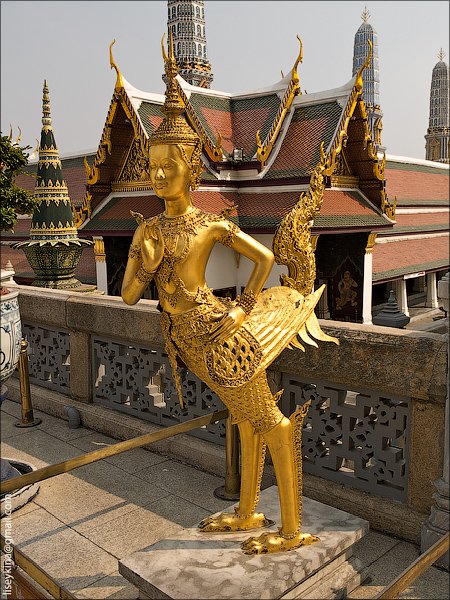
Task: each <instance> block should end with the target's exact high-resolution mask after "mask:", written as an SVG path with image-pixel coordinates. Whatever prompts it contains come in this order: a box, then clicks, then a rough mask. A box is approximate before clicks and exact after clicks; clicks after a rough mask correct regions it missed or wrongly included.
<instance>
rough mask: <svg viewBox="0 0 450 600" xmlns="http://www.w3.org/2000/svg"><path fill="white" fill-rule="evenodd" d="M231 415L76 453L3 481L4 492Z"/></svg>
mask: <svg viewBox="0 0 450 600" xmlns="http://www.w3.org/2000/svg"><path fill="white" fill-rule="evenodd" d="M227 416H228V411H227V410H221V411H219V412H215V413H209V414H208V415H204V416H203V417H197V418H196V419H191V420H190V421H184V423H178V424H177V425H172V426H171V427H166V428H165V429H161V430H160V431H155V432H154V433H146V434H144V435H140V436H138V437H136V438H133V439H131V440H125V441H124V442H118V443H117V444H114V445H113V446H107V447H106V448H102V449H101V450H94V451H93V452H87V453H86V454H82V455H81V456H76V457H75V458H70V459H69V460H65V461H64V462H60V463H57V464H55V465H48V466H47V467H43V468H42V469H37V470H36V471H33V472H31V473H26V474H25V475H21V476H20V477H12V478H11V479H8V480H7V481H4V482H3V483H1V485H0V494H8V493H10V492H12V491H14V490H17V489H19V488H21V487H23V486H25V485H31V484H32V483H36V482H38V481H43V480H44V479H49V478H50V477H55V475H61V473H67V472H68V471H72V469H77V468H78V467H83V466H84V465H90V464H91V463H93V462H96V461H98V460H103V459H104V458H108V457H109V456H115V455H116V454H120V453H121V452H126V451H127V450H133V448H140V447H141V446H147V445H148V444H152V443H154V442H159V441H161V440H165V439H167V438H170V437H173V436H174V435H178V434H180V433H186V432H187V431H191V430H192V429H197V428H198V427H203V426H205V425H209V424H210V423H215V422H216V421H220V420H221V419H225V418H226V417H227Z"/></svg>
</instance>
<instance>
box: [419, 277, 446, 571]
mask: <svg viewBox="0 0 450 600" xmlns="http://www.w3.org/2000/svg"><path fill="white" fill-rule="evenodd" d="M449 284H450V273H446V275H445V277H443V278H442V279H441V281H439V289H438V298H439V304H440V305H441V306H442V307H443V309H444V310H445V311H446V313H447V318H448V310H449ZM447 359H448V367H447V373H450V352H449V353H448V355H447ZM447 386H448V384H447ZM449 403H450V400H449V390H448V387H447V398H446V403H445V436H444V465H443V469H442V477H440V478H439V479H437V480H436V481H435V482H434V487H435V488H436V491H435V493H434V494H433V500H434V504H433V506H432V507H431V514H430V516H429V517H428V519H427V520H426V521H425V523H424V524H423V525H422V540H421V550H422V552H425V550H427V549H428V548H430V546H432V545H433V544H434V543H435V542H437V541H438V540H439V539H440V538H441V537H442V536H443V535H444V534H445V533H447V532H448V531H449V525H450V483H449V479H450V477H449V468H450V464H449V450H448V446H449V442H450V438H449V410H450V406H449ZM435 564H437V565H439V566H440V567H443V568H444V569H447V570H448V569H449V553H448V552H447V553H446V554H444V556H442V557H441V558H440V559H438V560H437V561H436V563H435Z"/></svg>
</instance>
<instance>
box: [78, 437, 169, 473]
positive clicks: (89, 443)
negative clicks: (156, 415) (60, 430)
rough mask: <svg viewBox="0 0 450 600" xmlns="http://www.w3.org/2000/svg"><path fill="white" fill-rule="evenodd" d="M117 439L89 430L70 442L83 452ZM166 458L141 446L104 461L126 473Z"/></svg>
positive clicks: (115, 442) (110, 444)
mask: <svg viewBox="0 0 450 600" xmlns="http://www.w3.org/2000/svg"><path fill="white" fill-rule="evenodd" d="M119 441H120V440H115V439H113V438H111V437H108V436H107V435H103V434H102V433H96V432H95V433H92V431H90V432H89V435H87V436H84V437H80V438H78V439H73V440H71V444H72V445H73V446H76V447H77V448H80V450H83V452H93V451H94V450H100V449H101V448H105V447H106V446H112V445H114V444H117V443H118V442H119ZM166 460H168V458H167V457H166V456H162V455H160V454H156V453H155V452H150V451H149V450H143V449H142V448H136V449H134V450H128V451H127V452H124V453H122V454H118V455H116V456H110V457H109V458H105V461H106V462H108V463H110V464H112V465H115V466H116V467H119V469H122V470H123V471H126V472H127V473H136V471H139V470H141V469H145V468H146V467H151V466H152V465H156V464H158V463H161V462H164V461H166Z"/></svg>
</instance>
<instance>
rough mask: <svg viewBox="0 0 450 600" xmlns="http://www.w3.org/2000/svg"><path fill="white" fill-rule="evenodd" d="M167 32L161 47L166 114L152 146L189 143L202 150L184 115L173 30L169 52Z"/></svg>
mask: <svg viewBox="0 0 450 600" xmlns="http://www.w3.org/2000/svg"><path fill="white" fill-rule="evenodd" d="M164 38H165V34H164V35H163V37H162V40H161V49H162V55H163V59H164V70H165V72H166V77H167V83H166V99H165V101H164V106H163V108H162V111H163V113H164V114H165V117H164V120H163V122H162V123H161V125H160V126H159V127H158V129H157V130H156V131H155V132H154V134H153V135H152V136H151V137H150V146H156V145H158V144H187V145H190V146H198V145H199V148H200V151H201V142H200V138H199V136H198V135H197V133H196V132H195V131H194V130H193V129H192V127H190V125H188V123H187V122H186V119H184V117H182V116H181V115H182V113H183V112H184V110H185V105H184V102H183V100H182V98H181V96H180V93H179V91H178V83H177V80H176V77H177V73H178V67H177V63H176V60H175V54H174V50H173V38H172V32H169V47H168V54H167V52H166V50H165V48H164Z"/></svg>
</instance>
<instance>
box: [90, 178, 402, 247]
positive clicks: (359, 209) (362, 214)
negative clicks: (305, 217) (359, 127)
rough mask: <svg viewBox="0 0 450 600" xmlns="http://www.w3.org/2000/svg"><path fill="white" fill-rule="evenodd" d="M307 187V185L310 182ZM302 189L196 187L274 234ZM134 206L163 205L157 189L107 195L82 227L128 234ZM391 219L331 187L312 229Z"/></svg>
mask: <svg viewBox="0 0 450 600" xmlns="http://www.w3.org/2000/svg"><path fill="white" fill-rule="evenodd" d="M305 189H306V186H305ZM299 194H300V192H299V191H297V192H293V191H279V190H278V191H275V190H274V191H271V190H267V189H264V188H263V189H259V190H252V189H247V190H236V189H235V190H221V191H218V190H214V189H203V190H202V189H201V190H198V191H195V192H192V198H193V202H194V204H195V205H196V206H198V207H199V208H201V209H202V210H205V211H206V212H211V213H219V212H221V211H222V210H223V209H225V208H229V207H230V206H233V204H234V205H237V209H236V210H235V211H233V212H232V213H231V216H230V219H231V220H233V221H234V222H236V223H237V224H238V225H239V226H240V227H241V228H243V229H245V230H247V231H267V232H271V233H273V232H274V230H275V228H276V227H277V226H278V225H279V223H280V221H281V219H282V218H283V217H284V216H285V215H286V214H287V213H288V212H289V211H290V210H291V209H292V208H293V206H294V205H295V204H296V203H297V201H298V198H299ZM130 209H131V210H133V211H136V212H140V213H142V214H143V215H144V216H145V217H146V218H149V217H152V216H155V215H157V214H158V213H160V212H161V211H162V210H163V205H162V202H161V200H160V199H159V198H158V197H157V196H155V195H154V194H149V195H142V196H141V195H139V196H132V197H130V196H121V195H119V194H118V195H117V196H114V197H112V198H110V199H109V200H108V202H107V203H105V205H104V206H103V207H100V206H99V209H98V212H96V213H94V214H93V216H92V218H91V219H90V220H89V221H87V222H86V224H85V225H83V226H82V229H81V231H82V232H83V234H84V235H87V234H88V233H90V234H92V235H107V234H108V233H112V232H115V233H116V234H117V233H118V232H121V233H122V234H128V235H129V232H130V231H133V230H134V229H135V228H136V221H135V220H134V219H133V218H132V217H131V215H130ZM389 223H390V222H389V220H388V219H387V218H386V217H385V216H384V215H382V214H380V213H379V212H378V211H377V210H376V209H375V208H374V207H373V206H371V204H370V202H368V200H367V199H366V198H365V197H364V196H363V194H361V193H360V192H359V191H357V190H352V191H342V190H334V189H327V190H325V193H324V200H323V205H322V209H321V211H320V214H319V215H318V217H316V219H315V221H314V225H313V229H314V230H317V233H318V232H319V231H323V232H324V231H335V232H336V231H337V230H339V231H340V232H342V231H343V230H346V229H349V230H355V229H359V230H373V229H378V228H381V227H386V226H387V225H388V224H389Z"/></svg>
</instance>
